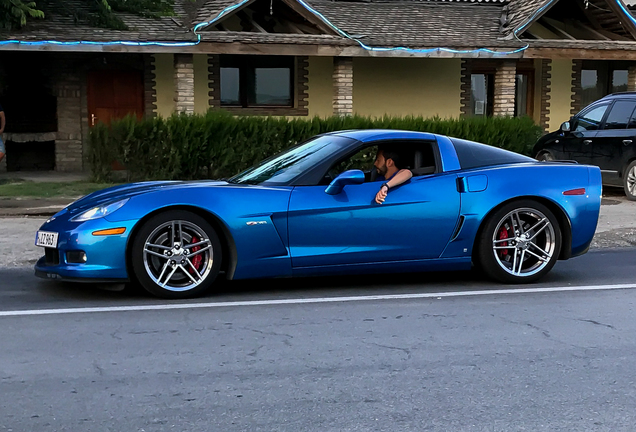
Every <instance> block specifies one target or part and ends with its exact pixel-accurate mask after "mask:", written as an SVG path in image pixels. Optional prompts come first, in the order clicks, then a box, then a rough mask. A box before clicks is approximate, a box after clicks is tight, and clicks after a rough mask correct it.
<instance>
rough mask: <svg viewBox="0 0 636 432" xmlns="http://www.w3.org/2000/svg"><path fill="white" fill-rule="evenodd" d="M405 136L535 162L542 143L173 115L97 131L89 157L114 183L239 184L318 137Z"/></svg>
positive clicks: (338, 123) (492, 135)
mask: <svg viewBox="0 0 636 432" xmlns="http://www.w3.org/2000/svg"><path fill="white" fill-rule="evenodd" d="M368 128H375V129H404V130H413V131H422V132H433V133H438V134H442V135H448V136H453V137H458V138H464V139H468V140H472V141H477V142H482V143H486V144H490V145H493V146H497V147H501V148H505V149H508V150H512V151H516V152H518V153H523V154H530V151H531V150H532V146H533V145H534V143H535V142H536V140H537V139H538V138H539V136H540V135H541V128H540V127H538V126H537V125H535V124H534V122H533V121H532V119H530V118H527V117H522V118H478V117H475V118H465V119H450V120H445V119H439V118H429V119H424V118H422V117H384V118H370V117H360V116H353V117H331V118H318V117H315V118H313V119H287V118H278V117H234V116H232V115H230V114H228V113H226V112H223V111H219V110H210V111H209V112H208V113H207V114H205V115H173V116H172V117H169V118H161V117H159V118H154V119H147V120H142V121H138V120H136V118H134V117H126V118H124V119H122V120H117V121H115V122H113V123H112V124H111V125H110V126H106V125H104V124H98V125H96V126H95V127H94V128H92V130H91V134H90V146H89V152H88V158H89V163H90V166H91V169H92V174H93V180H94V181H99V182H104V181H110V180H112V176H113V167H114V166H116V165H117V164H119V165H120V166H123V167H125V168H126V171H125V172H126V173H127V175H128V178H127V180H129V181H137V180H152V179H183V180H191V179H200V178H224V177H229V176H232V175H234V174H236V173H238V172H240V171H242V170H244V169H245V168H248V167H249V166H251V165H253V164H255V163H257V162H259V161H261V160H262V159H264V158H266V157H268V156H270V155H273V154H275V153H278V152H280V151H281V150H283V149H285V148H288V147H290V146H292V145H294V144H296V143H298V142H300V141H303V140H305V139H307V138H309V137H311V136H313V135H316V134H319V133H324V132H330V131H335V130H346V129H368Z"/></svg>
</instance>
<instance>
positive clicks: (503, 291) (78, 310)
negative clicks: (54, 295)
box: [0, 284, 636, 317]
mask: <svg viewBox="0 0 636 432" xmlns="http://www.w3.org/2000/svg"><path fill="white" fill-rule="evenodd" d="M633 288H636V284H617V285H587V286H567V287H546V288H518V289H499V290H496V289H495V290H482V291H456V292H437V293H420V294H387V295H371V296H356V297H318V298H306V299H304V298H299V299H283V300H254V301H233V302H217V303H177V304H175V303H169V304H158V305H139V306H113V307H87V308H68V309H33V310H16V311H0V317H16V316H29V315H64V314H74V313H95V312H134V311H152V310H170V309H210V308H222V307H239V306H270V305H286V304H308V303H339V302H357V301H373V300H408V299H424V298H442V297H469V296H480V295H503V294H531V293H550V292H567V291H602V290H619V289H633Z"/></svg>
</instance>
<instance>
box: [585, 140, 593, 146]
mask: <svg viewBox="0 0 636 432" xmlns="http://www.w3.org/2000/svg"><path fill="white" fill-rule="evenodd" d="M583 144H585V145H588V144H592V140H583Z"/></svg>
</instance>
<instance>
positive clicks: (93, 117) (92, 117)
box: [91, 114, 96, 126]
mask: <svg viewBox="0 0 636 432" xmlns="http://www.w3.org/2000/svg"><path fill="white" fill-rule="evenodd" d="M95 119H96V117H95V114H91V126H95Z"/></svg>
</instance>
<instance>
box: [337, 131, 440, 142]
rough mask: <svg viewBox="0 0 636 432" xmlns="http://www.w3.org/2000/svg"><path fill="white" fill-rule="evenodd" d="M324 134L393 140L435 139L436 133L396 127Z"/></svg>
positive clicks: (363, 139)
mask: <svg viewBox="0 0 636 432" xmlns="http://www.w3.org/2000/svg"><path fill="white" fill-rule="evenodd" d="M325 135H338V136H342V137H347V138H352V139H355V140H358V141H361V142H368V141H380V140H393V139H418V140H428V141H436V140H437V137H438V135H436V134H432V133H428V132H414V131H406V130H397V129H354V130H345V131H337V132H330V133H328V134H325Z"/></svg>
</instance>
